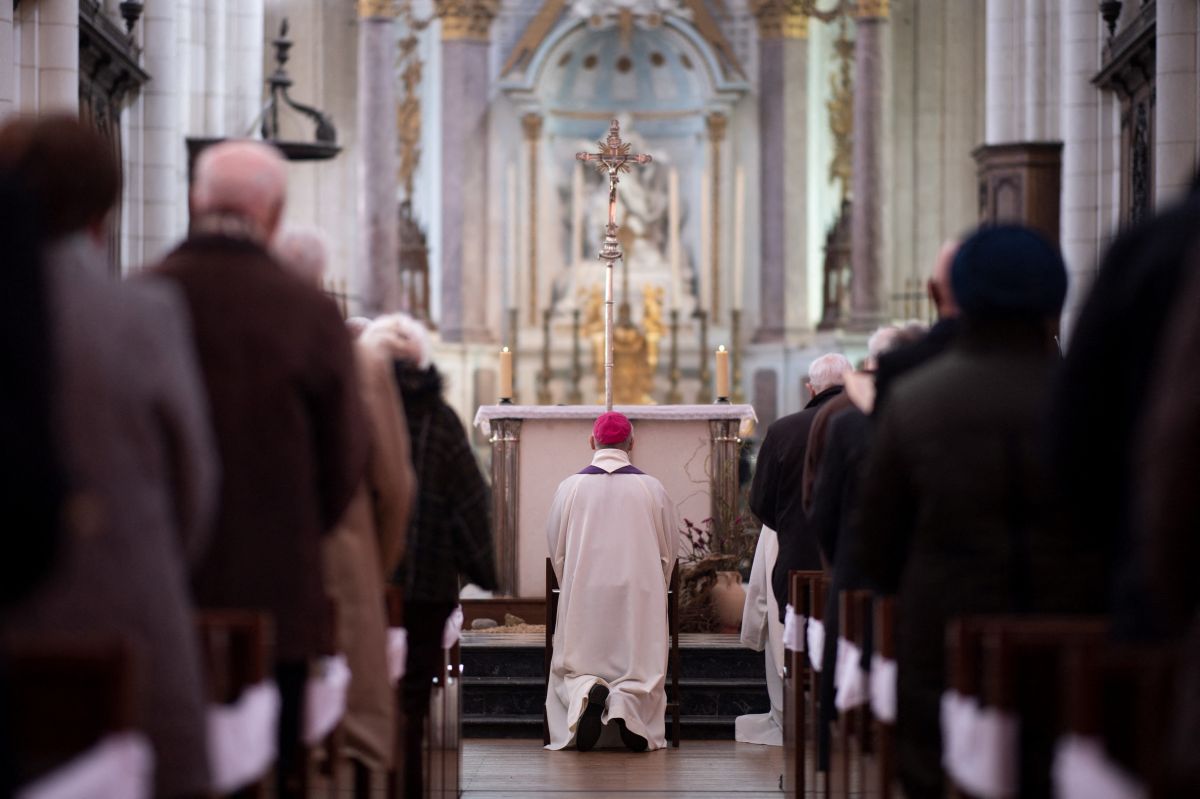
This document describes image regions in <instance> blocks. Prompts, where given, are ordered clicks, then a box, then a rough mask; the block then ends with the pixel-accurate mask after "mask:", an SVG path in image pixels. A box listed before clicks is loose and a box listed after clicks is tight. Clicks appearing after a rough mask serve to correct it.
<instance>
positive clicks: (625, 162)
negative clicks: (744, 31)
mask: <svg viewBox="0 0 1200 799" xmlns="http://www.w3.org/2000/svg"><path fill="white" fill-rule="evenodd" d="M599 145H600V152H598V153H576V154H575V159H576V160H578V161H588V162H592V163H594V164H595V165H596V170H597V171H599V172H600V173H601V174H607V175H608V225H607V226H606V227H605V229H604V247H603V248H602V249H601V250H600V259H601V260H602V261H604V263H605V266H606V267H607V268H606V270H605V276H604V404H605V408H606V410H610V411H611V410H612V396H613V390H612V368H613V347H612V341H613V338H612V326H613V312H612V311H613V264H614V263H615V262H617V261H619V260H621V257H622V256H621V242H620V240H619V239H618V238H617V184H618V183H619V182H620V177H619V175H620V174H621V173H622V172H628V171H629V167H630V164H638V165H643V164H648V163H650V162H651V161H652V160H654V159H652V158H651V157H650V156H648V155H645V154H642V153H637V154H632V153H630V150H632V149H633V145H632V144H630V143H629V142H623V141H621V124H620V122H619V121H617V120H615V119H614V120H613V121H612V124H611V125H609V128H608V137H607V138H605V139H604V140H603V141H601V142H600V143H599Z"/></svg>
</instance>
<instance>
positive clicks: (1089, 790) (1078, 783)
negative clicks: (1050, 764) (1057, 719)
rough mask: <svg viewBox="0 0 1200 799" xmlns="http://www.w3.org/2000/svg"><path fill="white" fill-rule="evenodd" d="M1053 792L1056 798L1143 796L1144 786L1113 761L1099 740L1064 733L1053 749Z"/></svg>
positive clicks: (1141, 798)
mask: <svg viewBox="0 0 1200 799" xmlns="http://www.w3.org/2000/svg"><path fill="white" fill-rule="evenodd" d="M1053 774H1054V792H1055V796H1058V797H1059V799H1145V797H1146V796H1147V795H1148V794H1147V792H1146V786H1145V785H1143V784H1142V783H1141V781H1139V780H1138V779H1137V778H1136V777H1134V776H1133V775H1131V774H1129V773H1128V772H1127V771H1126V770H1125V769H1124V768H1123V767H1122V766H1121V765H1119V764H1117V763H1114V762H1113V761H1112V758H1110V757H1109V756H1108V752H1106V751H1104V744H1103V742H1101V741H1098V740H1096V739H1095V738H1091V737H1089V736H1083V735H1064V736H1062V737H1061V738H1059V739H1058V745H1057V746H1056V747H1055V751H1054V769H1053Z"/></svg>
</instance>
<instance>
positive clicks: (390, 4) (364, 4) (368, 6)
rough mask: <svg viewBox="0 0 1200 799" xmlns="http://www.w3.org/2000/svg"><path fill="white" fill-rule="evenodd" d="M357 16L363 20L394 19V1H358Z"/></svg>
mask: <svg viewBox="0 0 1200 799" xmlns="http://www.w3.org/2000/svg"><path fill="white" fill-rule="evenodd" d="M358 15H359V16H360V17H362V18H363V19H369V18H370V17H383V18H385V19H386V18H391V17H394V16H396V2H395V0H358Z"/></svg>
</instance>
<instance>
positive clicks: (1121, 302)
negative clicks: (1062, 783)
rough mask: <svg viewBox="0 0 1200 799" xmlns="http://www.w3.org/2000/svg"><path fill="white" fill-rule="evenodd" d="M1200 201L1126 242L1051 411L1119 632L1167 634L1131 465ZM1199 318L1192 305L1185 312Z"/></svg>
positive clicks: (1095, 299) (1061, 477) (1078, 328)
mask: <svg viewBox="0 0 1200 799" xmlns="http://www.w3.org/2000/svg"><path fill="white" fill-rule="evenodd" d="M1198 219H1200V195H1196V194H1193V196H1192V197H1191V198H1190V199H1189V200H1187V201H1186V202H1184V203H1182V204H1180V205H1179V206H1176V207H1175V208H1173V209H1170V210H1168V211H1166V212H1165V213H1163V214H1162V215H1160V216H1158V217H1156V218H1154V219H1153V220H1151V221H1150V222H1148V223H1147V224H1144V225H1141V226H1140V227H1137V228H1134V229H1133V230H1130V231H1129V232H1127V233H1125V234H1123V235H1122V236H1121V237H1120V238H1118V239H1117V240H1116V241H1115V242H1114V243H1113V245H1112V247H1111V248H1110V249H1109V251H1108V253H1107V255H1106V256H1105V258H1104V262H1103V264H1102V265H1101V268H1100V272H1099V274H1098V275H1097V277H1096V282H1095V284H1094V285H1093V287H1092V290H1091V293H1090V294H1089V295H1088V300H1087V303H1086V304H1085V305H1084V306H1083V310H1082V311H1081V312H1080V315H1079V319H1078V321H1077V322H1076V324H1075V328H1074V332H1073V333H1072V335H1071V339H1070V348H1069V350H1068V351H1067V357H1066V360H1065V362H1064V364H1063V369H1062V374H1061V378H1060V380H1059V383H1058V387H1057V391H1056V396H1055V403H1054V413H1053V426H1052V428H1051V429H1052V430H1053V431H1054V438H1053V452H1054V466H1055V472H1056V474H1055V476H1056V478H1057V481H1058V483H1059V485H1060V486H1061V488H1062V501H1063V504H1064V507H1065V509H1066V511H1067V517H1068V519H1069V520H1070V522H1071V523H1072V524H1074V525H1075V526H1076V528H1077V529H1078V531H1079V532H1080V534H1084V535H1090V536H1092V537H1093V538H1094V540H1096V541H1097V543H1099V544H1102V545H1103V546H1105V547H1106V548H1107V550H1108V558H1109V562H1110V563H1111V564H1112V587H1111V602H1112V610H1113V615H1114V617H1115V623H1116V626H1117V629H1118V632H1119V633H1120V634H1122V635H1124V636H1134V637H1142V636H1145V635H1148V634H1149V635H1153V634H1155V633H1157V632H1160V630H1159V629H1157V628H1158V623H1157V621H1156V620H1155V619H1154V614H1153V613H1152V611H1151V609H1150V608H1149V607H1148V599H1147V595H1148V588H1147V586H1146V584H1145V579H1144V578H1143V576H1142V575H1143V574H1144V560H1145V553H1144V552H1143V551H1142V550H1141V548H1140V547H1139V546H1136V545H1135V543H1136V541H1137V539H1138V531H1137V528H1136V526H1135V524H1134V518H1135V512H1134V503H1133V491H1134V487H1135V485H1136V480H1135V478H1136V474H1135V470H1134V466H1133V458H1134V456H1135V449H1136V447H1137V444H1138V441H1139V432H1138V425H1139V423H1140V421H1141V419H1142V417H1143V416H1144V414H1145V412H1146V407H1147V405H1148V404H1149V403H1150V401H1151V399H1152V394H1151V393H1150V392H1151V391H1152V389H1151V385H1152V382H1151V377H1152V371H1153V369H1154V367H1155V365H1156V364H1157V363H1158V362H1159V359H1160V357H1161V353H1162V351H1163V349H1164V344H1165V343H1166V342H1167V341H1168V340H1169V339H1168V338H1167V337H1166V336H1165V335H1164V332H1165V328H1166V325H1167V320H1168V318H1169V317H1170V314H1168V313H1167V312H1168V310H1169V309H1171V308H1172V306H1173V305H1174V304H1175V303H1176V301H1177V299H1178V302H1180V303H1184V302H1185V300H1184V299H1183V298H1182V296H1181V295H1182V294H1183V293H1184V292H1183V289H1184V286H1185V284H1186V281H1187V279H1188V276H1189V275H1191V274H1193V273H1195V272H1197V269H1196V264H1197V262H1196V261H1193V260H1190V259H1189V258H1188V255H1189V253H1190V252H1191V251H1192V250H1193V248H1194V247H1195V246H1196V244H1197V242H1198V241H1200V225H1197V220H1198ZM1183 307H1186V308H1187V309H1188V310H1187V312H1186V313H1194V312H1195V307H1194V305H1190V304H1188V305H1184V306H1183Z"/></svg>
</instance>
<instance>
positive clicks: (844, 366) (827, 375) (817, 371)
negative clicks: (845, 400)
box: [808, 352, 854, 396]
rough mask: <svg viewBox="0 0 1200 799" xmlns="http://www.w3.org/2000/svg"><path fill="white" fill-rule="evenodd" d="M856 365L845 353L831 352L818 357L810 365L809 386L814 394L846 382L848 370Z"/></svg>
mask: <svg viewBox="0 0 1200 799" xmlns="http://www.w3.org/2000/svg"><path fill="white" fill-rule="evenodd" d="M853 368H854V367H853V366H851V364H850V361H849V359H848V358H846V356H845V355H842V354H841V353H840V352H831V353H828V354H827V355H822V356H821V357H820V358H817V359H816V360H815V361H813V362H812V364H811V365H810V366H809V367H808V386H809V389H811V391H812V393H813V396H816V395H817V394H820V393H822V392H824V391H828V390H829V389H831V388H833V387H834V386H840V385H843V384H844V383H845V382H846V377H845V375H846V372H849V371H851V370H852V369H853Z"/></svg>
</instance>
